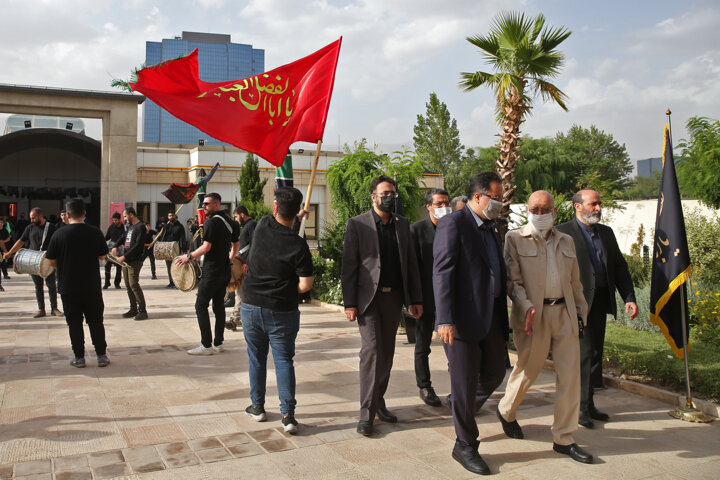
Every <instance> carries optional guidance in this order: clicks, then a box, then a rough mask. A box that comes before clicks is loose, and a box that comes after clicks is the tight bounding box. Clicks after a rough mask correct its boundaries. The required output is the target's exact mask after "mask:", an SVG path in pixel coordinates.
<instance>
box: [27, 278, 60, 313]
mask: <svg viewBox="0 0 720 480" xmlns="http://www.w3.org/2000/svg"><path fill="white" fill-rule="evenodd" d="M30 278H32V281H33V283H34V284H35V299H36V300H37V305H38V310H43V311H44V310H45V291H44V290H43V282H45V285H47V288H48V298H50V309H51V310H52V309H53V308H57V281H56V280H55V270H53V272H52V273H51V274H50V275H48V276H47V277H46V278H42V277H41V276H40V275H30Z"/></svg>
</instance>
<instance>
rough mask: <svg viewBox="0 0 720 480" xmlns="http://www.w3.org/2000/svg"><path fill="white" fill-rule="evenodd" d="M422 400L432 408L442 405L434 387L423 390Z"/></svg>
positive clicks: (421, 393) (421, 390) (421, 391)
mask: <svg viewBox="0 0 720 480" xmlns="http://www.w3.org/2000/svg"><path fill="white" fill-rule="evenodd" d="M420 399H421V400H422V401H423V402H425V403H426V404H427V405H430V406H431V407H439V406H441V405H442V402H441V401H440V398H438V396H437V394H436V393H435V390H434V389H433V388H432V387H428V388H421V389H420Z"/></svg>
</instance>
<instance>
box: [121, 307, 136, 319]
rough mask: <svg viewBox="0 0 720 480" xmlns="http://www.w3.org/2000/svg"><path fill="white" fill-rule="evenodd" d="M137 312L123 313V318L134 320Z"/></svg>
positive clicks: (131, 310)
mask: <svg viewBox="0 0 720 480" xmlns="http://www.w3.org/2000/svg"><path fill="white" fill-rule="evenodd" d="M137 314H138V312H137V310H133V309H130V310H128V311H127V312H125V313H123V314H122V316H123V318H133V317H134V316H135V315H137Z"/></svg>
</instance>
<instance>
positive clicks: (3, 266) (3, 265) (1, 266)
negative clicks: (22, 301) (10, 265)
mask: <svg viewBox="0 0 720 480" xmlns="http://www.w3.org/2000/svg"><path fill="white" fill-rule="evenodd" d="M0 271H2V274H3V277H7V276H8V274H7V260H2V261H0Z"/></svg>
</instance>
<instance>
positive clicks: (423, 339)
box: [410, 188, 452, 407]
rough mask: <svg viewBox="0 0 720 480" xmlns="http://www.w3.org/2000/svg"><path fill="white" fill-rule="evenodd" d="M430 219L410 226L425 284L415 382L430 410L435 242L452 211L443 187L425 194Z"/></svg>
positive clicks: (417, 327)
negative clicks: (440, 226)
mask: <svg viewBox="0 0 720 480" xmlns="http://www.w3.org/2000/svg"><path fill="white" fill-rule="evenodd" d="M425 208H427V210H428V217H427V218H426V219H424V220H420V221H418V222H415V223H413V224H412V225H410V233H411V234H412V238H413V242H414V243H415V253H416V254H417V260H418V266H419V268H420V284H421V285H422V296H423V314H422V317H420V318H419V319H418V321H417V322H415V381H416V382H417V386H418V388H419V389H420V399H422V401H423V402H425V403H426V404H428V405H430V406H431V407H439V406H440V405H442V402H441V401H440V399H439V398H438V396H437V394H436V393H435V390H434V389H433V387H432V382H431V381H430V363H429V356H430V343H431V342H432V336H433V330H434V329H435V295H434V293H433V280H432V278H433V277H432V273H433V272H432V270H433V241H434V240H435V229H436V228H437V224H438V221H439V220H440V219H441V218H442V217H444V216H445V215H447V214H449V213H451V212H452V210H451V209H450V196H449V195H448V192H447V191H446V190H443V189H442V188H431V189H430V190H428V191H427V193H426V194H425Z"/></svg>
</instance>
